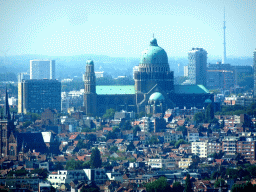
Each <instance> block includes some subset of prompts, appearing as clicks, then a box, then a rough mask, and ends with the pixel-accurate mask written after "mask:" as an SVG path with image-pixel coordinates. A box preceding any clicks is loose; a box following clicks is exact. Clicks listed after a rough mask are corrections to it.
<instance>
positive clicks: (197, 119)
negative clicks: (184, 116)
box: [193, 112, 205, 124]
mask: <svg viewBox="0 0 256 192" xmlns="http://www.w3.org/2000/svg"><path fill="white" fill-rule="evenodd" d="M193 120H194V121H195V122H196V124H198V123H204V120H205V116H204V114H203V112H198V113H196V114H195V115H194V117H193Z"/></svg>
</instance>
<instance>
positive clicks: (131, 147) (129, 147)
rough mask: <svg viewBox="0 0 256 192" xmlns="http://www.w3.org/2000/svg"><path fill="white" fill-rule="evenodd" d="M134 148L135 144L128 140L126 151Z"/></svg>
mask: <svg viewBox="0 0 256 192" xmlns="http://www.w3.org/2000/svg"><path fill="white" fill-rule="evenodd" d="M134 149H135V146H134V144H133V142H130V144H129V145H127V151H133V150H134Z"/></svg>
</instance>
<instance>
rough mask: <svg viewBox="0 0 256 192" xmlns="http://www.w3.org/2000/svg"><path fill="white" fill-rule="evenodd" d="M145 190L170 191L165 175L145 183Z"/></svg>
mask: <svg viewBox="0 0 256 192" xmlns="http://www.w3.org/2000/svg"><path fill="white" fill-rule="evenodd" d="M146 190H147V192H166V191H170V190H171V188H170V185H169V184H168V182H167V179H166V178H165V177H160V178H159V179H157V180H156V181H154V182H152V183H147V184H146Z"/></svg>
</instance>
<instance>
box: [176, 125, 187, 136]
mask: <svg viewBox="0 0 256 192" xmlns="http://www.w3.org/2000/svg"><path fill="white" fill-rule="evenodd" d="M177 131H182V134H183V137H184V136H185V135H187V134H188V130H187V128H186V127H185V126H184V125H183V126H179V127H178V128H177Z"/></svg>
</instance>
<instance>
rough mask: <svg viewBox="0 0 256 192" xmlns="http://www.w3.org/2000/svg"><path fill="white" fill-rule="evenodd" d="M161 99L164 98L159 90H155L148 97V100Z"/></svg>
mask: <svg viewBox="0 0 256 192" xmlns="http://www.w3.org/2000/svg"><path fill="white" fill-rule="evenodd" d="M163 100H164V96H163V95H162V93H159V92H155V93H153V94H152V95H150V97H149V101H163Z"/></svg>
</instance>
